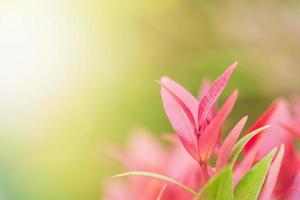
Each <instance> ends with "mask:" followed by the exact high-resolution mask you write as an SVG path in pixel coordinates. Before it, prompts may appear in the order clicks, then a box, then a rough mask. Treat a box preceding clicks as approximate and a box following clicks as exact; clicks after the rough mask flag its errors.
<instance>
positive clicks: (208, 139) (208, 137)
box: [198, 90, 238, 161]
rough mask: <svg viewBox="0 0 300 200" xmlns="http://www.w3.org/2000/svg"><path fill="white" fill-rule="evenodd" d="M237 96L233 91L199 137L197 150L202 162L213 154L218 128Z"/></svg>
mask: <svg viewBox="0 0 300 200" xmlns="http://www.w3.org/2000/svg"><path fill="white" fill-rule="evenodd" d="M237 96H238V92H237V90H235V91H234V92H233V93H232V94H231V95H230V97H229V98H228V99H227V101H226V102H225V103H224V104H223V106H222V108H221V109H220V110H219V112H218V113H217V114H216V116H215V117H214V119H213V120H212V121H211V122H210V124H209V125H208V127H207V128H206V129H205V130H204V132H203V133H202V134H201V135H200V137H199V140H198V142H199V145H198V148H199V153H200V156H201V159H202V161H207V159H208V158H209V157H210V155H211V154H212V153H213V150H214V148H215V146H216V143H217V141H218V137H219V132H220V128H221V126H222V124H223V123H224V121H225V119H226V118H227V117H228V115H229V114H230V112H231V110H232V108H233V106H234V104H235V102H236V99H237Z"/></svg>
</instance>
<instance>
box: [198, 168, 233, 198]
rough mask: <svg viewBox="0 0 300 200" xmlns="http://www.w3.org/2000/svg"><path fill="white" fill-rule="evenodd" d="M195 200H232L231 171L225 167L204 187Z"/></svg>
mask: <svg viewBox="0 0 300 200" xmlns="http://www.w3.org/2000/svg"><path fill="white" fill-rule="evenodd" d="M197 200H233V185H232V169H231V168H229V167H227V168H225V169H224V170H222V171H220V172H219V173H218V174H217V175H215V176H214V177H213V178H212V179H211V180H210V181H209V182H208V183H207V184H206V185H204V187H203V189H202V190H201V192H200V193H199V196H198V197H197Z"/></svg>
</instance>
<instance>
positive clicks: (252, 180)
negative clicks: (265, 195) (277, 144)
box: [234, 148, 276, 200]
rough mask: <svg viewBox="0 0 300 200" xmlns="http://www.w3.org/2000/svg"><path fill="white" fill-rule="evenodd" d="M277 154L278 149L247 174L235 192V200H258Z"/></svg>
mask: <svg viewBox="0 0 300 200" xmlns="http://www.w3.org/2000/svg"><path fill="white" fill-rule="evenodd" d="M275 152H276V148H274V149H273V150H272V151H271V152H270V153H269V154H268V155H267V156H265V157H264V158H263V159H262V160H260V161H259V162H258V163H257V164H256V165H254V167H252V168H251V169H250V170H249V171H248V172H247V173H246V174H245V176H244V177H243V178H242V179H241V180H240V182H239V183H238V185H237V186H236V188H235V190H234V199H235V200H255V199H257V197H258V195H259V192H260V191H261V188H262V186H263V183H264V180H265V178H266V175H267V172H268V169H269V166H270V163H271V161H272V158H273V156H274V154H275Z"/></svg>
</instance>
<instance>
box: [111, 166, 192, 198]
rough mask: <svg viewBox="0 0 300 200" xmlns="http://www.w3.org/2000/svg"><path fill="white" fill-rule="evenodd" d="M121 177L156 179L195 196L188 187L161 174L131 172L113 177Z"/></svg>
mask: <svg viewBox="0 0 300 200" xmlns="http://www.w3.org/2000/svg"><path fill="white" fill-rule="evenodd" d="M123 176H145V177H151V178H155V179H158V180H162V181H165V182H168V183H172V184H175V185H177V186H179V187H181V188H182V189H184V190H186V191H188V192H190V193H192V194H193V195H194V196H196V195H197V192H195V191H194V190H193V189H191V188H189V187H188V186H186V185H184V184H182V183H180V182H179V181H177V180H174V179H172V178H170V177H167V176H164V175H161V174H157V173H153V172H147V171H131V172H125V173H122V174H118V175H115V176H113V177H114V178H116V177H123Z"/></svg>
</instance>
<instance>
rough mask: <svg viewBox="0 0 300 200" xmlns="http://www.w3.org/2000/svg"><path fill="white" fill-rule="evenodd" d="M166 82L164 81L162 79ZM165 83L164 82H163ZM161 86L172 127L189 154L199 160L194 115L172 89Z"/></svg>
mask: <svg viewBox="0 0 300 200" xmlns="http://www.w3.org/2000/svg"><path fill="white" fill-rule="evenodd" d="M162 80H164V79H162ZM162 82H163V81H162ZM162 82H161V83H160V84H161V96H162V101H163V106H164V110H165V112H166V114H167V116H168V119H169V120H170V122H171V124H172V127H173V129H174V131H175V133H176V134H177V136H178V138H179V139H180V141H181V142H182V144H183V146H184V147H185V149H186V150H187V151H188V153H189V154H190V155H191V156H192V157H194V158H195V159H196V160H199V158H198V157H199V154H198V149H197V139H196V135H195V128H196V125H195V122H194V119H193V114H192V112H191V110H190V109H189V108H188V107H187V105H186V104H185V103H184V102H183V101H182V100H181V99H179V97H178V96H176V95H175V94H174V92H172V91H171V90H170V89H168V88H167V87H166V86H164V85H163V83H162Z"/></svg>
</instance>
